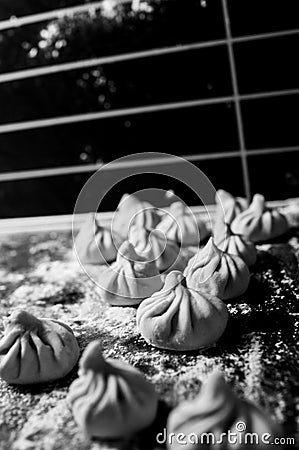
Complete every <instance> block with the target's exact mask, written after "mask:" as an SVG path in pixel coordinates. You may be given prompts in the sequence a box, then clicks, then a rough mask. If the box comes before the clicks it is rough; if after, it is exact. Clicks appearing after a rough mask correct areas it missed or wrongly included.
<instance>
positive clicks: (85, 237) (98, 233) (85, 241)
mask: <svg viewBox="0 0 299 450" xmlns="http://www.w3.org/2000/svg"><path fill="white" fill-rule="evenodd" d="M122 242H123V239H122V238H121V236H120V235H118V234H117V233H114V235H113V236H112V233H111V230H110V229H109V228H106V227H102V226H101V225H100V224H99V222H98V221H97V219H96V218H95V217H94V214H93V213H90V214H89V215H88V218H87V220H86V222H85V223H84V225H83V226H82V228H81V230H80V231H79V233H78V235H77V236H76V240H75V251H76V253H77V257H78V259H79V261H80V262H81V263H82V264H105V263H110V262H112V261H115V259H116V255H117V248H118V247H119V246H120V244H121V243H122Z"/></svg>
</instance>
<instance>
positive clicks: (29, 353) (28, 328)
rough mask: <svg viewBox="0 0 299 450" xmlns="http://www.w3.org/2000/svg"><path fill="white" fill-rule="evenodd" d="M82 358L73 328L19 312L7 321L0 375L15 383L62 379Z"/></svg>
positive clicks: (1, 344)
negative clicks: (80, 357)
mask: <svg viewBox="0 0 299 450" xmlns="http://www.w3.org/2000/svg"><path fill="white" fill-rule="evenodd" d="M78 358H79V347H78V344H77V340H76V338H75V336H74V334H73V332H72V330H71V328H70V327H69V326H68V325H66V324H65V323H63V322H60V321H58V320H54V319H38V318H36V317H35V316H33V315H32V314H29V313H28V312H26V311H22V310H18V311H15V312H14V313H13V314H12V315H11V316H10V317H9V318H8V319H7V321H6V324H5V334H4V336H3V338H2V339H1V341H0V376H1V378H3V379H4V380H6V381H7V382H8V383H11V384H33V383H43V382H47V381H54V380H58V379H59V378H62V377H64V376H65V375H67V374H68V373H69V372H70V371H71V370H72V369H73V367H74V366H75V364H76V362H77V360H78Z"/></svg>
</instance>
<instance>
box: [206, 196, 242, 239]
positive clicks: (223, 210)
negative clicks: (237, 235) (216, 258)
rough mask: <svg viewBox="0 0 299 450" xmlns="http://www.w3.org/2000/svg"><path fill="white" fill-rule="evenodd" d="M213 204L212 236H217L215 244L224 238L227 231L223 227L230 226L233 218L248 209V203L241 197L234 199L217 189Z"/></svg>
mask: <svg viewBox="0 0 299 450" xmlns="http://www.w3.org/2000/svg"><path fill="white" fill-rule="evenodd" d="M215 202H216V210H215V217H214V220H213V234H214V236H217V238H215V242H219V241H220V240H224V238H225V232H226V231H227V230H226V227H225V225H226V224H228V225H230V224H231V223H232V221H233V220H234V219H235V217H237V216H238V215H239V214H240V213H241V212H242V211H245V209H247V208H248V201H247V200H246V199H245V198H242V197H234V196H233V195H231V194H230V193H229V192H226V191H224V190H223V189H219V190H218V191H217V192H216V196H215Z"/></svg>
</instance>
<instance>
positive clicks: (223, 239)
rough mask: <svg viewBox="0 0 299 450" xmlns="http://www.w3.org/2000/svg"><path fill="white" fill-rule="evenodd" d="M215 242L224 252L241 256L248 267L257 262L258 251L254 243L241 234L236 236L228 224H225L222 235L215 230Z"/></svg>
mask: <svg viewBox="0 0 299 450" xmlns="http://www.w3.org/2000/svg"><path fill="white" fill-rule="evenodd" d="M214 242H215V244H216V245H217V247H218V248H219V249H220V250H222V251H223V252H225V253H230V254H231V255H237V256H240V258H242V259H243V261H244V262H245V263H246V264H247V265H248V266H252V265H253V264H254V263H255V262H256V258H257V251H256V247H255V245H254V244H253V242H251V241H250V240H248V239H247V238H246V237H245V236H243V235H241V234H234V233H233V232H232V230H231V228H230V226H229V225H228V224H224V231H223V232H221V233H220V232H219V230H215V232H214Z"/></svg>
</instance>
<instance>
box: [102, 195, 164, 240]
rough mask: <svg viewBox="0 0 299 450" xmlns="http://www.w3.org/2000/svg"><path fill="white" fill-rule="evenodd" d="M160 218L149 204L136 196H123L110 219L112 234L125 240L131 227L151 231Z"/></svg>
mask: <svg viewBox="0 0 299 450" xmlns="http://www.w3.org/2000/svg"><path fill="white" fill-rule="evenodd" d="M160 220H161V217H160V215H159V214H158V212H157V208H155V207H154V206H153V205H152V204H151V203H149V202H144V201H141V200H139V198H138V197H136V195H129V194H125V195H123V197H122V199H121V200H120V202H119V205H118V207H117V210H116V211H115V214H114V216H113V218H112V225H111V226H112V233H113V234H114V233H116V234H117V235H120V236H121V237H122V238H123V239H127V238H128V235H129V230H130V227H131V226H132V225H134V224H135V225H138V226H140V227H144V228H146V229H147V230H153V229H154V228H155V227H156V225H157V224H158V222H160Z"/></svg>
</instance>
